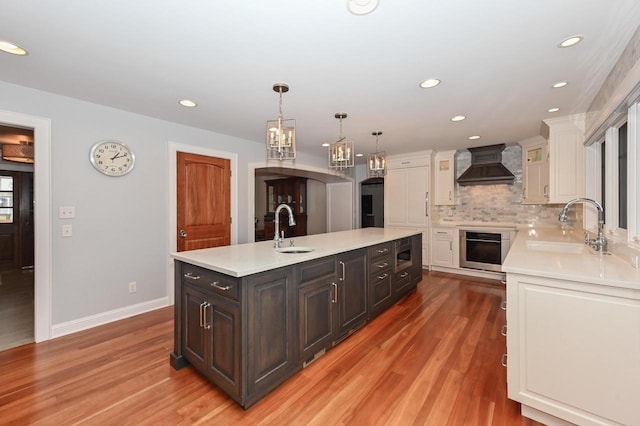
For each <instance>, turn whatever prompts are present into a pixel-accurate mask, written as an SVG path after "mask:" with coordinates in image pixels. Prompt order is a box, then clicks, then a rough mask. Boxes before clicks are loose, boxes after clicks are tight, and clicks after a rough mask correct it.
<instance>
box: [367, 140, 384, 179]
mask: <svg viewBox="0 0 640 426" xmlns="http://www.w3.org/2000/svg"><path fill="white" fill-rule="evenodd" d="M371 134H372V135H373V136H375V137H376V152H374V153H373V154H369V155H368V156H367V176H368V177H370V178H378V177H383V176H384V175H386V174H387V159H386V154H385V152H384V151H379V150H378V136H380V135H381V134H382V132H380V131H377V132H373V133H371Z"/></svg>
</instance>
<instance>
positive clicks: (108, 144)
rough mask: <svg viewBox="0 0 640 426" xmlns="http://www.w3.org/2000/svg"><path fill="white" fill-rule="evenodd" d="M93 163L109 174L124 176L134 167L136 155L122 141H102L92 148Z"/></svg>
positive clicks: (102, 171)
mask: <svg viewBox="0 0 640 426" xmlns="http://www.w3.org/2000/svg"><path fill="white" fill-rule="evenodd" d="M89 159H90V160H91V164H93V167H95V168H96V169H97V170H98V171H99V172H100V173H104V174H105V175H107V176H124V175H126V174H127V173H129V172H130V171H131V170H132V169H133V165H134V164H135V161H136V157H135V155H133V152H131V150H130V149H129V148H128V147H127V146H126V145H125V144H123V143H122V142H118V141H102V142H98V143H97V144H95V145H94V146H93V147H92V148H91V153H90V154H89Z"/></svg>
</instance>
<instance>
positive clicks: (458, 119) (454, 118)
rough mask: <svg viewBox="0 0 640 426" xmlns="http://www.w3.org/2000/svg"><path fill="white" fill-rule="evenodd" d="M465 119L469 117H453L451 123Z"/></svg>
mask: <svg viewBox="0 0 640 426" xmlns="http://www.w3.org/2000/svg"><path fill="white" fill-rule="evenodd" d="M465 118H467V117H465V116H464V115H456V116H455V117H451V121H462V120H464V119H465Z"/></svg>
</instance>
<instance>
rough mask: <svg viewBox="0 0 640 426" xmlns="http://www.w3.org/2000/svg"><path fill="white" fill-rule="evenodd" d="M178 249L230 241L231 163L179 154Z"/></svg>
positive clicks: (218, 244)
mask: <svg viewBox="0 0 640 426" xmlns="http://www.w3.org/2000/svg"><path fill="white" fill-rule="evenodd" d="M177 162H178V164H177V181H178V182H177V198H178V200H177V204H178V206H177V209H178V212H177V225H178V226H177V230H176V231H177V240H178V251H184V250H196V249H202V248H208V247H218V246H226V245H229V244H231V164H230V161H229V160H228V159H224V158H215V157H207V156H204V155H196V154H188V153H185V152H178V153H177Z"/></svg>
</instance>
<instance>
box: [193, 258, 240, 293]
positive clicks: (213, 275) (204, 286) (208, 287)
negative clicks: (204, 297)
mask: <svg viewBox="0 0 640 426" xmlns="http://www.w3.org/2000/svg"><path fill="white" fill-rule="evenodd" d="M182 281H183V282H185V283H189V284H191V285H193V286H195V287H198V288H200V289H201V290H204V291H207V292H213V293H216V294H219V295H222V296H224V297H228V298H230V299H234V300H238V293H239V292H238V279H237V278H234V277H230V276H228V275H224V274H220V273H218V272H215V271H212V270H210V269H206V268H201V267H199V266H195V265H191V264H189V263H183V264H182Z"/></svg>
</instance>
